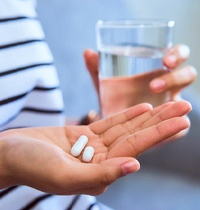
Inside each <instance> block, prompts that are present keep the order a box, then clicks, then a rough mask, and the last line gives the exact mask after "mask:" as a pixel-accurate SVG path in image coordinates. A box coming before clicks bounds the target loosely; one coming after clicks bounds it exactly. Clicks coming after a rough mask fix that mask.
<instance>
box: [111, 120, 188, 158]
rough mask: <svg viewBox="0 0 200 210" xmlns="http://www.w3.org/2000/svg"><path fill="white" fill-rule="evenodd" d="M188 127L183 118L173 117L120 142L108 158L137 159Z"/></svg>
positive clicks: (186, 121)
mask: <svg viewBox="0 0 200 210" xmlns="http://www.w3.org/2000/svg"><path fill="white" fill-rule="evenodd" d="M189 126H190V123H189V121H188V120H187V119H186V118H185V117H175V118H171V119H168V120H165V121H161V122H160V123H158V124H156V125H153V126H151V127H148V128H146V129H144V130H141V131H138V132H136V133H134V134H132V135H130V136H129V137H127V138H126V139H125V140H124V141H121V142H120V143H119V144H118V145H117V146H116V147H115V149H113V150H112V151H111V152H110V153H109V154H108V158H112V157H116V156H120V157H121V156H132V157H137V156H138V155H139V154H141V153H142V152H144V151H145V150H147V149H149V148H151V147H153V146H154V145H156V144H158V143H161V142H162V141H164V140H166V139H168V138H170V137H171V136H173V135H175V134H177V133H179V132H180V131H182V130H184V129H186V128H188V127H189Z"/></svg>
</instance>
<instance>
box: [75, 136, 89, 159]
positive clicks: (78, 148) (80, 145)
mask: <svg viewBox="0 0 200 210" xmlns="http://www.w3.org/2000/svg"><path fill="white" fill-rule="evenodd" d="M87 142H88V137H87V136H85V135H81V136H80V137H79V138H78V140H77V141H76V142H75V144H74V145H73V147H72V148H71V155H73V156H74V157H78V156H79V155H80V154H81V152H82V150H83V149H84V147H85V145H86V144H87Z"/></svg>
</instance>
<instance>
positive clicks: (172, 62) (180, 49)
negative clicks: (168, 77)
mask: <svg viewBox="0 0 200 210" xmlns="http://www.w3.org/2000/svg"><path fill="white" fill-rule="evenodd" d="M189 55H190V49H189V47H188V46H186V45H183V44H180V45H177V46H175V47H173V48H172V49H171V50H169V52H168V53H167V54H166V55H165V56H164V58H163V64H164V65H165V66H166V67H167V68H168V69H173V68H176V67H177V66H179V65H180V64H181V63H183V62H184V61H185V60H186V59H187V58H188V57H189Z"/></svg>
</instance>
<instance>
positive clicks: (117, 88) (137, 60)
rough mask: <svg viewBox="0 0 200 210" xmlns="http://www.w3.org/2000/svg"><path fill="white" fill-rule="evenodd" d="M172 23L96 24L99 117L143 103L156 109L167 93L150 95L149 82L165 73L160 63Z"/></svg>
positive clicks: (170, 42) (130, 21) (137, 21)
mask: <svg viewBox="0 0 200 210" xmlns="http://www.w3.org/2000/svg"><path fill="white" fill-rule="evenodd" d="M173 28H174V22H173V21H161V20H127V21H107V22H103V21H98V23H97V25H96V29H97V47H98V51H99V92H100V98H99V100H100V107H101V114H102V116H109V115H111V114H113V113H116V112H118V111H121V110H123V109H126V108H128V107H130V106H133V105H136V104H138V103H142V102H148V103H151V104H152V105H153V106H158V105H160V104H162V103H164V102H166V101H168V100H169V97H170V96H169V93H166V92H165V93H159V94H155V93H152V92H151V90H150V89H149V83H150V81H151V80H152V79H154V78H156V77H158V76H160V75H162V74H165V73H167V72H168V71H167V70H166V68H165V67H164V66H163V63H162V59H163V56H164V54H165V53H166V52H167V50H168V49H169V48H170V47H171V46H172V38H173Z"/></svg>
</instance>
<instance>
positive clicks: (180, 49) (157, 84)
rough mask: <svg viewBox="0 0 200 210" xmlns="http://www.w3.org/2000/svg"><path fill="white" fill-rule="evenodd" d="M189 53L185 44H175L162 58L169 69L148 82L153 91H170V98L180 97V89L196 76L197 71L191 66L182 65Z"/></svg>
mask: <svg viewBox="0 0 200 210" xmlns="http://www.w3.org/2000/svg"><path fill="white" fill-rule="evenodd" d="M189 55H190V49H189V48H188V46H186V45H177V46H175V47H174V48H172V49H171V50H170V51H169V52H168V53H167V54H166V55H165V57H164V58H163V64H164V65H165V66H166V67H167V68H168V69H170V70H171V71H170V72H169V73H168V74H165V75H163V76H161V77H159V78H155V79H154V80H152V81H151V83H150V88H151V90H152V92H154V93H161V92H164V91H170V95H171V100H173V101H177V100H180V99H181V90H182V89H183V88H184V87H186V86H189V85H190V84H191V83H193V82H194V80H195V79H196V77H197V71H196V70H195V69H194V67H192V66H182V67H180V65H181V64H182V63H184V62H185V61H186V60H187V59H188V57H189Z"/></svg>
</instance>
